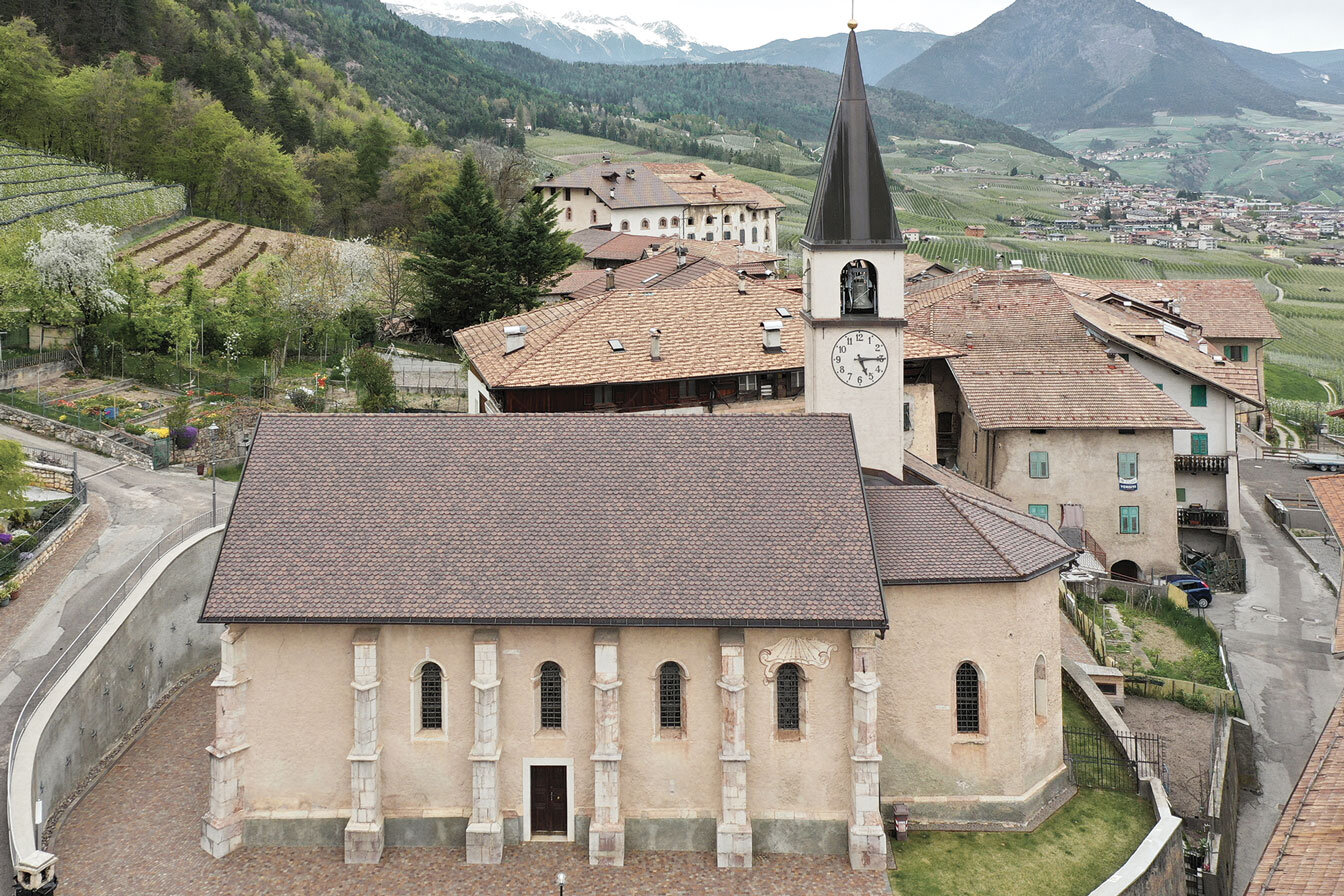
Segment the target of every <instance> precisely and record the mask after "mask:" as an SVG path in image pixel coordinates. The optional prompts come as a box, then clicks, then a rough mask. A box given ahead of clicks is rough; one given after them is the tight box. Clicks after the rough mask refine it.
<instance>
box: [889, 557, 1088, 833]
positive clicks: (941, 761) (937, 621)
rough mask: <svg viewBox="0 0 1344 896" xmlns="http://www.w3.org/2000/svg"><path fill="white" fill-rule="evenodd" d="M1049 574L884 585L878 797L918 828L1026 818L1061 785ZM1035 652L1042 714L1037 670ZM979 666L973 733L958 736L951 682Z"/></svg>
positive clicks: (1056, 640) (1054, 599) (1024, 821)
mask: <svg viewBox="0 0 1344 896" xmlns="http://www.w3.org/2000/svg"><path fill="white" fill-rule="evenodd" d="M1058 593H1059V579H1058V577H1057V576H1053V575H1046V576H1041V577H1039V578H1038V579H1036V580H1034V581H1030V582H1024V583H1018V584H1011V583H1008V584H990V585H977V586H955V585H940V586H918V587H916V586H899V587H888V588H887V589H886V597H887V612H888V614H889V615H890V618H891V632H890V633H889V634H888V636H887V638H886V640H885V641H883V642H881V648H880V652H879V657H878V663H879V675H878V677H879V678H880V679H881V681H882V684H883V690H882V696H881V699H880V700H879V703H878V713H879V715H878V738H879V744H880V746H881V753H882V759H883V761H882V769H881V781H882V801H883V802H884V803H886V804H888V805H890V804H892V803H897V802H903V803H906V804H907V805H909V806H910V808H911V819H910V820H911V822H912V823H914V824H915V825H917V826H929V827H939V826H951V827H955V826H957V825H964V824H969V823H974V824H994V823H998V824H1001V825H1003V826H1004V827H1005V828H1011V827H1022V826H1027V825H1029V824H1032V823H1034V820H1036V816H1037V815H1038V814H1039V813H1040V812H1041V811H1042V810H1043V809H1044V807H1045V806H1046V805H1047V804H1048V803H1049V802H1050V801H1051V800H1052V799H1054V798H1055V797H1057V796H1059V795H1060V793H1061V791H1063V790H1064V789H1065V788H1067V787H1068V776H1067V774H1066V770H1065V767H1064V745H1063V730H1062V725H1063V721H1062V715H1061V713H1062V709H1061V697H1060V669H1059V657H1060V636H1059V624H1058V622H1057V620H1058V618H1059V611H1058V609H1057V607H1058ZM1038 658H1044V671H1045V675H1046V679H1045V682H1046V684H1045V695H1046V705H1045V707H1044V710H1045V712H1044V713H1042V714H1038V713H1037V705H1036V684H1035V681H1036V669H1037V660H1038ZM965 661H969V662H972V663H974V664H975V665H976V667H977V668H978V669H979V671H980V673H981V685H982V695H983V696H982V706H983V713H984V726H983V729H984V730H983V734H981V735H967V734H958V733H957V731H956V718H955V715H954V710H955V706H956V699H955V693H954V679H955V675H956V670H957V667H958V666H959V665H960V664H961V663H962V662H965Z"/></svg>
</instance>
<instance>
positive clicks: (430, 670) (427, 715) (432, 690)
mask: <svg viewBox="0 0 1344 896" xmlns="http://www.w3.org/2000/svg"><path fill="white" fill-rule="evenodd" d="M420 727H421V728H422V729H425V730H427V731H441V730H442V729H443V670H442V669H440V668H439V666H438V664H437V663H425V664H424V665H423V666H421V667H420Z"/></svg>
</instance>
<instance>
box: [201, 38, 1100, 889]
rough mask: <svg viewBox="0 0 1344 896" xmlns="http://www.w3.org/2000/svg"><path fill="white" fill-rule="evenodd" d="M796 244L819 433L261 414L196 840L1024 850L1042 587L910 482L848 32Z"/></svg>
mask: <svg viewBox="0 0 1344 896" xmlns="http://www.w3.org/2000/svg"><path fill="white" fill-rule="evenodd" d="M854 27H855V26H854V25H853V24H852V23H851V34H850V38H849V44H848V48H847V50H846V58H845V65H844V73H843V75H842V80H841V88H840V98H839V103H838V106H837V110H836V115H835V120H834V124H833V126H832V129H831V134H830V139H829V144H828V147H827V151H826V156H825V161H824V163H823V168H822V174H821V180H820V183H819V185H818V189H817V192H816V195H815V198H814V201H813V206H812V209H811V212H810V215H809V218H808V223H807V228H806V232H805V238H804V241H803V248H804V252H805V253H806V261H807V272H806V276H805V296H804V304H803V308H802V313H801V315H800V318H801V319H795V321H794V322H792V323H790V324H789V326H799V327H801V328H803V332H804V334H805V339H804V343H805V346H806V361H805V371H804V375H805V377H806V396H807V399H806V400H807V410H808V412H809V413H807V414H798V415H777V416H770V415H759V416H753V415H708V414H705V415H690V416H652V415H640V414H623V415H618V414H482V415H395V414H393V415H385V414H375V415H354V414H350V415H347V414H342V415H313V414H274V415H271V414H268V415H263V416H262V417H261V419H260V421H259V423H258V426H257V430H256V433H255V437H254V442H253V448H252V452H251V456H250V458H249V461H248V465H247V468H246V472H245V475H244V476H243V479H242V482H241V484H240V486H239V491H238V497H237V501H236V503H235V505H234V510H233V513H232V516H231V518H230V520H229V523H228V527H227V530H226V532H225V535H224V540H223V545H222V548H221V551H220V555H219V558H218V561H217V565H216V569H215V572H214V577H213V580H212V583H211V587H210V591H209V594H208V596H207V599H206V602H205V606H204V609H203V612H202V620H203V621H207V622H219V623H225V624H226V629H225V632H224V634H223V636H222V651H221V666H220V672H219V675H218V677H217V678H216V680H215V682H214V686H215V692H216V695H217V697H216V699H217V713H216V732H215V739H214V741H213V743H212V744H211V745H210V746H209V748H208V751H209V755H210V767H211V772H210V799H209V804H208V806H206V807H204V808H205V815H204V818H203V821H202V837H201V845H202V847H203V848H204V849H205V850H206V851H207V852H209V853H210V854H211V855H213V856H216V857H221V856H224V855H226V854H228V853H230V852H231V851H233V850H235V849H237V848H239V847H252V846H273V845H289V846H297V845H312V846H318V845H324V846H327V845H343V846H344V849H345V856H346V860H347V861H348V862H378V861H379V860H380V858H381V856H382V852H383V849H384V847H385V846H420V847H426V848H440V849H464V850H465V854H466V860H467V861H468V862H471V863H481V864H491V863H498V862H501V861H504V862H507V861H509V857H508V853H507V850H508V847H509V846H510V845H512V844H516V843H519V842H521V841H529V840H545V839H555V840H561V841H577V842H580V843H586V844H587V848H588V855H589V860H590V861H591V862H592V863H593V864H613V865H620V864H622V863H623V862H624V859H625V855H626V853H627V851H630V850H696V851H704V852H713V853H715V854H716V855H717V860H718V864H719V865H720V866H721V867H731V868H749V867H750V866H751V865H752V861H753V856H754V855H757V854H761V853H778V852H794V853H819V854H833V855H842V856H848V858H849V862H850V863H851V865H852V866H853V867H854V868H869V869H871V868H877V869H880V868H884V867H885V865H886V851H887V840H886V835H885V833H884V829H883V820H884V817H889V816H890V807H892V806H893V805H895V804H898V803H901V804H905V805H906V806H908V807H909V809H910V820H911V822H912V824H914V825H916V826H919V825H924V826H928V827H953V828H955V827H962V826H976V827H977V828H979V829H983V828H984V827H985V826H989V827H994V828H1000V829H1004V830H1011V829H1021V828H1026V827H1030V826H1034V824H1036V823H1037V822H1038V821H1039V820H1040V819H1042V818H1044V817H1045V816H1046V815H1048V814H1049V813H1050V812H1051V811H1053V809H1054V808H1055V807H1057V806H1058V805H1059V804H1060V803H1061V802H1062V801H1063V800H1064V799H1066V798H1067V797H1068V796H1069V794H1070V792H1071V788H1070V785H1069V783H1068V775H1067V771H1066V768H1065V765H1064V758H1063V744H1062V730H1061V694H1060V644H1059V624H1058V609H1057V600H1058V588H1059V576H1058V571H1059V570H1060V569H1061V568H1062V567H1064V566H1066V565H1068V564H1069V563H1070V562H1072V561H1073V559H1074V557H1075V552H1074V551H1073V550H1072V549H1071V548H1069V547H1068V545H1066V544H1065V543H1064V542H1063V541H1062V540H1061V539H1060V538H1059V536H1058V535H1057V533H1056V532H1055V531H1054V530H1053V529H1052V528H1051V527H1050V526H1049V525H1048V524H1046V523H1045V522H1043V521H1041V520H1038V519H1035V518H1033V517H1031V516H1029V515H1026V514H1023V513H1020V512H1017V511H1014V510H1012V509H1011V508H1009V507H1008V506H1006V503H1004V502H1002V501H1000V500H998V499H997V496H995V495H993V494H992V493H988V492H985V491H984V490H978V489H977V490H971V489H969V488H968V489H966V490H959V489H956V488H949V487H947V486H945V485H939V484H928V483H927V482H922V484H917V481H916V480H914V479H913V478H912V479H911V480H909V481H907V480H905V479H903V477H905V476H907V475H908V474H907V473H906V448H907V447H908V444H909V442H910V439H911V438H912V434H911V433H910V432H908V431H907V426H906V410H905V406H906V397H905V385H904V383H903V349H902V341H903V340H902V330H903V328H904V327H905V323H906V322H905V319H904V307H903V291H904V279H905V278H904V258H903V255H904V243H903V242H902V239H901V230H900V226H899V224H898V223H897V221H896V216H895V212H894V209H893V208H892V203H891V197H890V194H889V192H888V189H887V185H886V179H885V175H884V172H883V169H882V162H881V155H880V151H879V144H878V141H877V137H876V134H875V132H874V130H873V125H872V121H871V118H870V116H869V113H868V106H867V99H866V93H865V89H864V84H863V76H862V72H861V70H860V65H859V57H858V45H857V41H856V39H855V36H854V34H853V31H852V29H853V28H854Z"/></svg>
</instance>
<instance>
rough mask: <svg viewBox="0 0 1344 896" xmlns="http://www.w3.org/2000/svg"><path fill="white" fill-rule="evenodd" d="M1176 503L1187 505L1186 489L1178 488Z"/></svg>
mask: <svg viewBox="0 0 1344 896" xmlns="http://www.w3.org/2000/svg"><path fill="white" fill-rule="evenodd" d="M1176 502H1177V503H1178V504H1184V503H1185V489H1183V488H1178V489H1176Z"/></svg>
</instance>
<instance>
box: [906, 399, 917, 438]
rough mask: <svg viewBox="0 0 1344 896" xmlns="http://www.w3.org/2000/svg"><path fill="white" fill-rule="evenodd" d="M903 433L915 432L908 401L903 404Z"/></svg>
mask: <svg viewBox="0 0 1344 896" xmlns="http://www.w3.org/2000/svg"><path fill="white" fill-rule="evenodd" d="M905 431H906V432H914V431H915V422H914V420H912V419H911V414H910V402H908V401H907V402H906V403H905Z"/></svg>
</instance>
